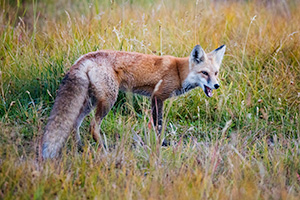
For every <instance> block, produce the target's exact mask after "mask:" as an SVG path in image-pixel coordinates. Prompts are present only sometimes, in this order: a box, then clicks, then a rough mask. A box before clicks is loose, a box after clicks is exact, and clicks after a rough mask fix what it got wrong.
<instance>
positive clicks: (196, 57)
mask: <svg viewBox="0 0 300 200" xmlns="http://www.w3.org/2000/svg"><path fill="white" fill-rule="evenodd" d="M204 54H205V53H204V51H203V49H202V47H201V46H200V45H196V46H195V47H194V49H193V51H192V53H191V55H190V61H193V62H195V63H197V64H199V63H200V62H202V61H203V60H204Z"/></svg>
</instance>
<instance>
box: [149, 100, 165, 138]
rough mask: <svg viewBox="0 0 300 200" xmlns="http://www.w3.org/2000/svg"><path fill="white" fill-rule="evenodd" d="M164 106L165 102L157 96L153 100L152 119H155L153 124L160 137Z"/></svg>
mask: <svg viewBox="0 0 300 200" xmlns="http://www.w3.org/2000/svg"><path fill="white" fill-rule="evenodd" d="M163 105H164V102H163V101H162V100H161V99H160V98H157V97H156V96H154V97H153V98H152V102H151V110H152V118H153V124H154V126H155V127H156V130H157V132H158V135H160V134H161V131H162V120H163Z"/></svg>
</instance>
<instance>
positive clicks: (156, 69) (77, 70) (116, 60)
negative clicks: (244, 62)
mask: <svg viewBox="0 0 300 200" xmlns="http://www.w3.org/2000/svg"><path fill="white" fill-rule="evenodd" d="M225 48H226V46H225V45H223V46H220V47H219V48H217V49H215V50H214V51H212V52H210V53H208V54H206V53H205V52H204V50H203V49H202V48H201V46H200V45H196V46H195V47H194V48H193V50H192V52H191V54H190V56H188V57H184V58H177V57H173V56H156V55H146V54H141V53H135V52H123V51H111V50H102V51H96V52H90V53H88V54H85V55H83V56H82V57H80V58H79V59H78V60H77V61H76V62H75V63H74V65H73V66H72V67H71V68H70V70H69V72H68V73H67V74H66V76H65V77H64V79H63V80H62V82H61V85H60V87H59V90H58V93H57V97H56V99H55V102H54V105H53V109H52V111H51V113H50V117H49V119H48V123H47V125H46V127H45V131H44V134H43V138H42V144H41V146H42V157H43V158H44V159H47V158H55V157H57V156H58V155H59V153H60V150H61V149H62V147H63V145H64V143H65V142H66V140H67V138H68V136H69V133H70V132H71V131H72V130H75V133H76V140H77V142H78V143H81V141H80V135H79V126H80V124H81V122H82V121H83V119H84V117H85V116H86V115H88V114H89V113H90V111H91V110H93V109H96V113H95V119H94V120H93V121H92V122H91V132H92V135H93V138H94V139H95V140H96V141H97V142H99V140H100V125H101V121H102V119H103V118H104V117H105V116H106V114H107V113H108V112H109V110H110V109H111V108H112V106H113V105H114V103H115V101H116V99H117V96H118V92H119V90H122V91H130V92H133V93H137V94H141V95H145V96H149V97H151V103H152V105H151V109H152V118H153V123H154V125H155V127H156V128H157V131H158V132H159V133H160V132H161V129H162V116H163V102H164V101H165V100H166V99H168V98H169V97H172V96H177V95H181V94H184V93H185V92H187V91H189V90H191V89H193V88H195V87H201V88H202V89H203V91H204V93H205V94H206V96H208V97H211V96H212V91H213V89H218V88H219V83H218V79H217V77H218V72H219V69H220V65H221V62H222V59H223V56H224V53H225Z"/></svg>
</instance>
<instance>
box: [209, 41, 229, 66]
mask: <svg viewBox="0 0 300 200" xmlns="http://www.w3.org/2000/svg"><path fill="white" fill-rule="evenodd" d="M225 50H226V46H225V45H222V46H220V47H219V48H217V49H215V50H213V51H212V52H211V53H212V54H213V56H214V59H215V61H216V63H217V64H218V65H221V63H222V60H223V57H224V53H225Z"/></svg>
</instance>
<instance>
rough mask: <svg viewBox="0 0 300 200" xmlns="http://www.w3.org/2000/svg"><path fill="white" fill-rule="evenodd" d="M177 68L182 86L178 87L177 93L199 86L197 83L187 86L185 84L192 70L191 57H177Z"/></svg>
mask: <svg viewBox="0 0 300 200" xmlns="http://www.w3.org/2000/svg"><path fill="white" fill-rule="evenodd" d="M177 70H178V76H179V80H180V88H178V89H177V91H176V95H180V94H183V93H185V92H187V91H189V90H190V89H193V88H195V87H197V86H196V85H195V86H192V85H189V86H188V87H187V85H186V84H185V80H186V78H187V77H188V75H189V72H190V69H189V57H185V58H177Z"/></svg>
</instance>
